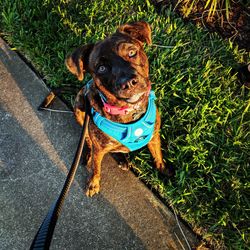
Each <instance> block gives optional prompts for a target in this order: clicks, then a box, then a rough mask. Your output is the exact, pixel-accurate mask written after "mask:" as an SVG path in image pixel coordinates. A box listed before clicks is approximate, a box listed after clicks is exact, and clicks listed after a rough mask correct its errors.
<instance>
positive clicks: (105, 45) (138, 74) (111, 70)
mask: <svg viewBox="0 0 250 250" xmlns="http://www.w3.org/2000/svg"><path fill="white" fill-rule="evenodd" d="M143 43H147V44H151V29H150V26H149V25H148V24H147V23H146V22H143V21H140V22H135V23H129V24H125V25H122V26H121V27H119V28H118V30H117V31H116V33H114V34H113V35H111V36H110V37H108V38H106V39H104V40H103V41H100V42H98V43H96V44H88V45H85V46H82V47H80V48H77V49H76V50H75V51H74V52H73V53H72V54H71V55H70V56H68V57H67V59H66V65H67V68H68V69H69V71H70V72H71V73H73V74H74V75H76V76H77V78H78V80H80V81H81V80H83V78H84V74H85V73H86V72H89V73H90V74H91V75H92V77H93V79H94V82H95V84H96V85H97V87H98V88H102V90H104V91H105V92H106V91H107V92H109V93H111V94H112V95H114V96H115V97H116V98H118V99H121V100H124V101H126V102H129V103H135V102H137V101H138V100H139V99H140V97H141V96H142V95H143V94H144V93H146V92H147V91H148V89H149V87H150V81H149V65H148V59H147V56H146V54H145V52H144V49H143Z"/></svg>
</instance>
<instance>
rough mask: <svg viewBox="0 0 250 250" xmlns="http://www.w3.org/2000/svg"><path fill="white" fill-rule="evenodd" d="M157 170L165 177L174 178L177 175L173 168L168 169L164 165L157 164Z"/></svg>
mask: <svg viewBox="0 0 250 250" xmlns="http://www.w3.org/2000/svg"><path fill="white" fill-rule="evenodd" d="M156 167H157V169H158V170H159V171H160V172H161V173H162V174H163V175H165V176H168V177H172V176H174V174H175V171H174V168H173V166H171V165H170V166H168V167H166V166H165V165H164V163H159V164H157V166H156Z"/></svg>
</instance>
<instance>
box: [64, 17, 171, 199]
mask: <svg viewBox="0 0 250 250" xmlns="http://www.w3.org/2000/svg"><path fill="white" fill-rule="evenodd" d="M143 43H147V44H151V29H150V26H149V24H148V23H146V22H144V21H140V22H134V23H129V24H125V25H122V26H120V27H119V28H118V30H117V31H116V32H115V33H114V34H113V35H111V36H110V37H108V38H106V39H104V40H103V41H100V42H98V43H96V44H87V45H84V46H82V47H80V48H77V49H76V50H75V51H74V52H73V53H72V54H71V55H70V56H68V57H67V59H66V61H65V63H66V66H67V68H68V69H69V71H70V72H71V73H73V74H74V75H76V77H77V78H78V80H80V81H82V80H83V78H84V75H85V73H86V72H88V73H90V74H91V76H92V78H93V82H92V84H91V85H90V86H89V87H86V86H85V87H84V88H83V89H82V90H81V91H80V92H79V93H78V95H77V98H76V102H75V107H74V113H75V117H76V120H77V122H78V123H79V124H80V125H83V121H84V116H85V103H84V95H86V96H87V98H88V100H89V102H90V105H91V107H92V108H93V109H94V110H95V111H96V112H98V113H99V114H100V115H101V116H102V117H105V118H107V119H108V120H110V121H112V122H115V123H120V124H131V123H133V122H136V121H137V120H138V119H140V118H141V117H143V115H144V114H145V113H146V111H147V108H148V102H149V97H148V96H149V91H150V88H151V82H150V80H149V63H148V59H147V56H146V54H145V52H144V49H143ZM103 97H105V101H104V100H103ZM110 107H111V110H110V109H109V108H110ZM124 107H126V108H124ZM112 109H113V110H112ZM155 120H156V122H155V125H154V131H153V134H152V137H151V138H152V139H151V140H150V141H149V142H148V144H147V146H148V148H149V150H150V152H151V154H152V156H153V158H154V162H155V165H156V168H157V169H158V170H159V171H160V172H161V173H163V174H168V169H166V167H165V165H164V162H163V159H162V152H161V141H160V135H159V129H160V123H161V121H160V115H159V112H158V110H156V118H155ZM110 129H111V128H110ZM137 132H139V134H140V132H141V131H139V130H138V131H137ZM86 142H87V146H88V148H89V150H90V157H89V159H88V163H87V165H88V166H89V167H90V166H91V167H93V175H92V177H91V179H90V181H89V184H88V187H87V192H86V194H87V195H88V196H93V195H94V194H96V193H98V192H99V190H100V176H101V162H102V159H103V157H104V155H105V154H107V153H108V152H122V153H128V152H129V151H130V150H129V149H128V148H127V147H126V146H124V145H123V144H121V143H120V142H119V141H117V140H116V139H114V138H112V137H111V136H109V135H107V134H106V133H104V132H103V131H101V130H100V129H99V128H98V127H97V126H96V124H95V123H94V122H93V119H91V120H90V123H89V128H88V135H87V137H86Z"/></svg>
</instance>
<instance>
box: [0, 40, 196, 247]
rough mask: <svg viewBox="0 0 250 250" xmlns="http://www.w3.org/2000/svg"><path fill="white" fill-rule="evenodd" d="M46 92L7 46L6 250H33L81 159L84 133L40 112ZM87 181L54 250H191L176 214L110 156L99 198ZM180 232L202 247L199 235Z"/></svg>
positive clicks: (64, 218) (0, 127) (2, 186)
mask: <svg viewBox="0 0 250 250" xmlns="http://www.w3.org/2000/svg"><path fill="white" fill-rule="evenodd" d="M47 93H48V89H47V88H46V86H45V84H44V83H43V81H42V80H41V79H39V78H38V77H37V76H36V75H35V74H34V72H32V71H31V70H30V68H29V67H28V66H27V65H26V64H25V63H24V62H23V61H22V60H21V59H20V58H19V57H18V55H17V54H16V53H15V52H13V51H11V50H10V49H9V47H8V46H7V45H6V44H5V42H4V41H3V40H1V39H0V131H1V132H0V249H4V250H5V249H6V250H15V249H16V250H21V249H29V247H30V244H31V242H32V240H33V237H34V235H35V234H36V232H37V230H38V228H39V226H40V224H41V222H42V221H43V219H44V217H45V215H46V214H47V211H48V209H49V207H50V206H51V204H52V202H54V201H55V199H56V198H57V197H58V194H59V193H60V191H61V188H62V186H63V183H64V181H65V177H66V174H67V169H68V168H69V167H70V166H71V162H72V160H73V157H74V154H75V150H76V147H77V144H78V140H79V136H80V132H81V128H80V127H79V126H78V125H77V124H76V122H75V120H74V117H73V115H72V114H65V113H51V112H39V111H37V107H38V106H39V104H40V103H41V102H42V101H43V99H44V97H45V96H46V95H47ZM57 104H58V105H59V107H60V108H61V109H64V110H65V109H66V106H65V105H64V104H63V103H61V102H59V101H58V103H57ZM87 178H88V173H87V170H86V168H85V167H84V166H80V167H79V169H78V172H77V176H76V179H75V182H74V184H73V186H72V188H71V191H70V194H69V196H68V197H67V199H66V202H65V204H64V208H63V211H62V214H61V216H60V218H59V221H58V223H57V226H56V229H55V233H54V237H53V241H52V245H51V249H60V250H63V249H67V250H68V249H73V250H79V249H90V250H91V249H178V250H179V249H189V248H188V245H187V243H186V242H185V239H184V237H183V235H182V233H181V231H180V229H179V227H178V225H177V221H176V219H175V217H174V215H173V214H172V213H171V212H170V211H169V210H168V209H167V208H166V207H165V206H164V205H163V204H162V203H161V202H160V201H159V200H158V199H157V198H156V197H155V196H154V195H153V194H152V193H151V191H150V190H148V189H147V188H146V187H145V186H144V184H143V183H141V182H140V180H138V179H137V178H136V177H135V176H134V175H133V173H131V172H129V171H128V172H124V171H122V170H120V169H119V168H118V167H117V166H116V163H115V162H114V160H113V159H112V158H111V157H110V156H107V157H106V158H105V161H104V163H103V168H102V182H101V193H100V194H99V195H96V196H94V197H93V198H87V197H86V196H85V194H84V188H85V184H86V182H87ZM181 227H182V229H183V231H184V234H185V235H186V237H187V239H188V241H189V244H190V245H191V246H192V247H193V248H194V247H195V246H197V244H198V240H197V239H196V237H195V236H194V234H193V233H192V232H191V231H190V230H189V229H188V228H186V227H185V226H184V225H183V224H182V223H181Z"/></svg>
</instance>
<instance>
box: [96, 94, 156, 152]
mask: <svg viewBox="0 0 250 250" xmlns="http://www.w3.org/2000/svg"><path fill="white" fill-rule="evenodd" d="M155 99H156V97H155V94H154V91H150V94H149V100H148V107H147V111H146V113H145V114H144V115H143V117H141V118H140V119H139V120H138V121H136V122H133V123H129V124H125V123H117V122H113V121H110V120H108V119H107V118H105V117H103V116H101V115H100V113H98V112H97V111H95V109H94V108H93V107H92V108H91V114H92V116H93V121H94V123H95V125H96V126H97V127H98V128H99V129H100V130H102V131H103V132H104V133H106V134H107V135H109V136H111V137H113V138H114V139H115V140H117V141H119V142H120V143H121V144H123V145H124V146H126V147H127V148H128V149H129V150H130V151H134V150H137V149H140V148H142V147H143V146H145V145H147V144H148V143H149V141H150V140H151V139H152V136H153V132H154V125H155V121H156V106H155V102H154V100H155Z"/></svg>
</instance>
